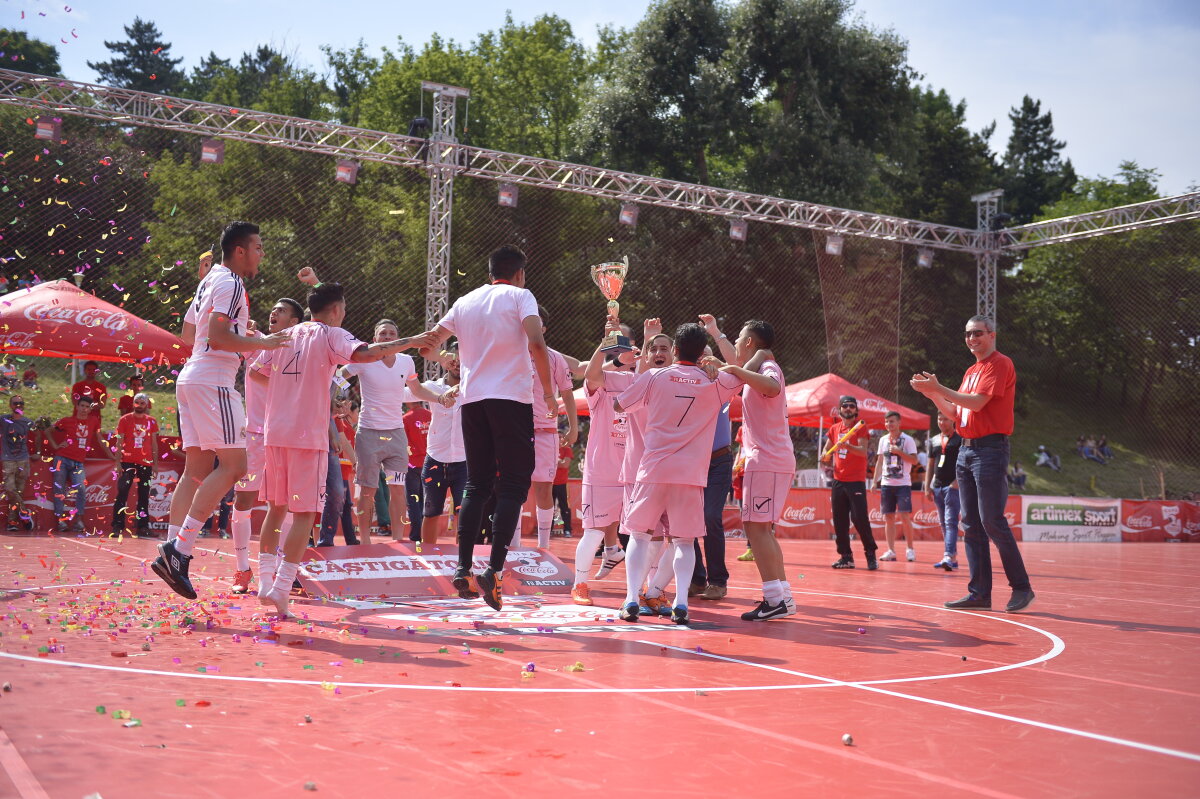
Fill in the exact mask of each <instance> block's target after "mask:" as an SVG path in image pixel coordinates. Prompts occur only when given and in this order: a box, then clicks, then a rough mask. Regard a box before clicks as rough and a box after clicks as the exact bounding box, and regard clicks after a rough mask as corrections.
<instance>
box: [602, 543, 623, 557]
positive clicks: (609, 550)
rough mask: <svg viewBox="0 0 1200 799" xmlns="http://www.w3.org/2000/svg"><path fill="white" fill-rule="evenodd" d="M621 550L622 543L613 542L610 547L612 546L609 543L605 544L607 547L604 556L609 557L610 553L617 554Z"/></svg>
mask: <svg viewBox="0 0 1200 799" xmlns="http://www.w3.org/2000/svg"><path fill="white" fill-rule="evenodd" d="M620 551H621V545H620V544H613V545H612V546H611V547H610V546H608V545H605V547H604V557H606V558H607V557H608V556H609V555H615V554H617V553H618V552H620Z"/></svg>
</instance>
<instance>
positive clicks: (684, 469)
mask: <svg viewBox="0 0 1200 799" xmlns="http://www.w3.org/2000/svg"><path fill="white" fill-rule="evenodd" d="M741 387H742V381H741V380H739V379H738V378H736V377H734V376H733V375H731V374H727V373H725V372H720V373H719V374H718V375H717V379H716V380H710V379H709V377H708V375H707V374H705V372H704V370H703V369H700V368H699V367H696V366H692V365H690V364H684V363H677V364H675V365H673V366H667V367H664V368H662V369H652V370H650V371H649V372H643V373H642V374H640V375H638V377H637V379H636V380H634V382H633V385H632V386H630V387H629V388H628V389H626V390H625V391H624V392H622V393H621V396H620V397H618V399H617V401H618V402H619V403H620V404H621V408H622V409H623V410H625V411H626V412H627V413H629V414H638V417H639V421H640V423H641V428H642V438H643V450H642V459H641V462H640V463H639V464H638V469H637V478H636V482H638V483H670V484H673V485H691V486H704V485H707V484H708V463H709V460H710V456H711V455H712V442H713V429H714V427H715V426H716V423H717V415H718V414H719V413H720V412H721V406H723V405H724V404H725V403H726V402H729V400H730V398H731V397H732V396H733V395H734V394H736V393H737V392H738V389H740V388H741Z"/></svg>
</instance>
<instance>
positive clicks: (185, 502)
mask: <svg viewBox="0 0 1200 799" xmlns="http://www.w3.org/2000/svg"><path fill="white" fill-rule="evenodd" d="M221 254H222V263H220V264H218V265H216V266H212V267H211V268H210V269H209V270H208V273H207V274H206V275H204V278H203V279H202V280H201V281H200V285H199V286H197V287H196V297H195V299H193V300H192V304H191V306H190V307H189V308H188V311H187V314H186V315H185V316H184V323H183V340H184V341H185V342H187V343H189V344H191V345H192V355H191V357H190V358H188V361H187V363H186V364H184V367H183V369H182V370H181V371H180V372H179V379H178V380H177V381H176V384H175V401H176V404H177V406H178V408H179V427H180V432H181V434H182V438H183V453H184V465H183V475H182V476H181V477H180V478H179V484H178V485H177V486H176V487H175V493H174V494H173V495H172V496H171V516H170V523H169V524H168V527H167V534H168V540H167V541H164V542H163V543H161V544H159V545H158V552H159V556H158V557H157V558H155V559H154V562H153V563H152V564H151V568H152V569H154V573H155V574H157V575H158V576H159V577H160V578H162V580H163V581H164V582H166V584H167V585H168V586H170V587H171V589H172V590H173V591H175V593H177V594H179V595H180V596H183V597H186V598H188V599H195V598H196V589H195V588H193V587H192V581H191V579H190V578H189V577H188V564H189V563H190V561H191V559H192V548H193V547H194V546H195V544H196V537H197V536H198V535H199V533H200V528H201V527H202V526H203V525H204V520H205V519H207V518H208V517H209V516H211V515H212V512H213V509H214V508H216V507H217V503H218V502H220V501H221V497H223V496H225V494H226V493H228V491H229V489H230V488H232V487H233V484H234V483H235V482H236V481H237V479H238V478H239V477H241V476H242V475H243V474H245V472H246V416H245V410H244V409H243V407H242V398H241V396H239V395H238V392H237V389H235V388H234V380H235V378H236V377H237V370H238V367H239V366H240V365H241V358H240V357H239V355H238V354H239V353H243V352H254V351H255V350H274V349H278V348H279V347H283V346H287V345H288V344H289V343H290V340H289V339H288V338H287V336H286V335H284V334H282V333H273V334H271V335H269V336H264V337H262V338H251V337H250V336H248V335H246V333H247V328H248V326H249V322H250V301H249V299H248V298H247V296H246V289H245V287H244V286H243V285H242V280H243V279H244V278H253V277H255V276H257V275H258V265H259V263H260V262H261V261H262V257H263V247H262V239H261V238H260V237H259V230H258V226H257V225H253V224H250V223H249V222H231V223H230V224H229V225H228V226H227V227H226V228H225V231H224V232H223V233H222V234H221ZM217 457H219V458H220V464H221V465H220V466H218V467H216V468H213V463H214V458H217Z"/></svg>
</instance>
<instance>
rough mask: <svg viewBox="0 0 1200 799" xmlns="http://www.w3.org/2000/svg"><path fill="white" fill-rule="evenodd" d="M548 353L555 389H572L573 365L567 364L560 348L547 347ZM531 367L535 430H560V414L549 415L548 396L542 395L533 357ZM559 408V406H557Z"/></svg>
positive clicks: (530, 362) (552, 382) (560, 390)
mask: <svg viewBox="0 0 1200 799" xmlns="http://www.w3.org/2000/svg"><path fill="white" fill-rule="evenodd" d="M546 354H547V355H549V356H550V385H552V386H554V390H555V391H558V392H563V391H570V390H571V388H572V386H571V367H570V366H568V365H567V359H566V358H564V357H563V356H562V353H561V352H559V351H558V350H552V349H549V348H547V350H546ZM529 367H530V369H532V370H533V383H531V385H532V389H531V391H532V392H533V429H534V430H558V414H557V413H556V414H555V415H554V416H547V415H546V414H547V413H548V412H549V410H548V408H547V407H546V398H545V397H543V396H542V381H541V380H538V374H537V367H535V366H534V365H533V359H532V358H531V359H530V361H529ZM555 410H557V407H556V408H555Z"/></svg>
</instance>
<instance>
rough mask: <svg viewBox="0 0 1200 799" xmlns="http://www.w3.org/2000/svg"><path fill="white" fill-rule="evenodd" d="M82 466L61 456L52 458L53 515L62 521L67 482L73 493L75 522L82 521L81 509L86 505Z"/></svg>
mask: <svg viewBox="0 0 1200 799" xmlns="http://www.w3.org/2000/svg"><path fill="white" fill-rule="evenodd" d="M83 474H84V472H83V464H82V463H80V462H79V461H77V460H73V459H71V458H64V457H63V456H61V455H55V456H54V515H55V517H57V518H59V519H62V517H63V512H64V511H65V510H66V499H67V481H68V480H69V481H70V482H71V490H72V491H74V492H75V511H76V514H77V516H76V520H77V521H79V522H82V521H83V509H84V507H85V506H86V505H87V492H86V491H85V490H84V488H83Z"/></svg>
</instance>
